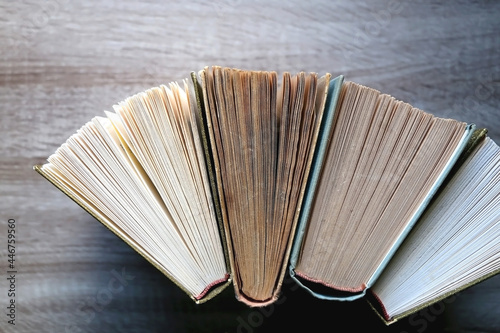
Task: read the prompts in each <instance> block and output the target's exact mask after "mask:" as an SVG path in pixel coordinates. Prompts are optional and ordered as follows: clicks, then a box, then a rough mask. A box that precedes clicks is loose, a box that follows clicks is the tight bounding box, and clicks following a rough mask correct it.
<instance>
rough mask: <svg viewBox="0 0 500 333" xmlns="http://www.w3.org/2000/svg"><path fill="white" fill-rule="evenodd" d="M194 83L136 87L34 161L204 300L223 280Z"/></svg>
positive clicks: (226, 277)
mask: <svg viewBox="0 0 500 333" xmlns="http://www.w3.org/2000/svg"><path fill="white" fill-rule="evenodd" d="M199 107H200V104H199V103H198V100H197V92H196V89H195V86H194V82H193V81H192V80H191V81H189V80H187V79H185V80H184V81H183V82H181V83H180V84H179V83H175V82H174V83H170V84H169V85H162V86H160V87H155V88H151V89H149V90H147V91H145V92H142V93H139V94H136V95H134V96H131V97H129V98H127V99H126V100H124V101H123V102H121V103H119V104H117V105H115V106H114V112H109V111H106V112H105V116H104V117H103V116H96V117H94V118H93V119H92V120H91V121H89V122H88V123H87V124H85V125H84V126H82V127H81V128H80V129H79V130H78V131H77V133H75V134H73V135H72V136H71V137H70V138H69V139H68V140H67V141H66V142H65V143H64V144H63V145H62V146H61V147H59V148H58V149H57V151H56V152H55V153H54V154H53V155H51V156H50V157H49V158H48V162H47V163H46V164H43V165H35V166H34V168H35V170H36V171H38V172H39V173H40V174H41V175H42V176H44V177H45V178H46V179H47V180H49V181H50V182H51V183H53V184H54V185H55V186H56V187H57V188H59V189H60V190H61V191H62V192H64V193H65V194H66V195H68V196H69V197H70V198H71V199H73V200H74V201H75V202H76V203H77V204H79V205H80V206H81V207H82V208H84V209H85V210H86V211H87V212H88V213H90V214H91V215H92V216H94V217H95V218H96V219H97V220H99V221H100V222H101V223H102V224H103V225H105V226H106V227H107V228H109V229H110V230H111V231H112V232H114V233H115V234H116V235H117V236H119V237H120V238H121V239H123V240H124V241H125V242H126V243H128V244H129V245H130V246H131V247H132V248H134V249H135V250H136V251H137V252H138V253H139V254H141V255H142V256H143V257H144V258H145V259H147V260H148V261H149V262H150V263H152V264H153V265H154V266H155V267H156V268H157V269H159V270H160V271H161V272H162V273H163V274H165V275H166V276H167V277H168V278H170V279H171V280H172V281H173V282H174V283H175V284H177V285H178V286H179V287H180V288H181V289H182V290H184V291H185V292H186V293H187V294H188V295H189V296H190V297H191V298H192V299H193V300H194V301H195V302H196V303H203V302H205V301H207V300H209V299H211V298H212V297H214V296H215V295H217V294H218V293H220V292H221V291H222V290H223V289H224V288H225V287H227V285H229V284H230V282H231V279H230V276H229V267H228V265H227V260H226V256H225V250H224V245H223V240H222V236H221V234H220V232H219V228H218V221H217V213H216V206H215V203H214V200H213V197H212V192H211V184H210V178H209V175H208V169H207V167H206V164H205V157H204V151H205V149H204V148H203V144H202V139H203V138H202V136H201V134H202V133H203V132H202V129H201V128H200V125H201V120H200V119H199V116H200V114H201V110H199Z"/></svg>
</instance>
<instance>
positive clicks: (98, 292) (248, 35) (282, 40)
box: [0, 0, 500, 332]
mask: <svg viewBox="0 0 500 333" xmlns="http://www.w3.org/2000/svg"><path fill="white" fill-rule="evenodd" d="M0 53H1V58H0V78H1V79H0V115H1V118H0V121H1V122H0V161H1V163H0V253H1V257H0V260H1V262H0V277H1V279H0V308H1V309H2V310H1V311H0V332H170V331H171V332H202V331H208V332H265V331H272V330H275V329H279V331H282V332H285V331H292V332H293V331H299V330H300V331H303V329H302V328H301V326H300V324H305V325H307V326H308V327H309V328H308V329H307V331H311V332H314V331H319V330H322V328H325V327H328V326H330V328H329V329H328V331H342V329H340V327H341V325H342V324H345V325H347V327H348V329H345V330H346V331H355V329H356V331H361V330H365V331H366V330H370V331H371V330H375V329H376V330H379V331H381V332H440V331H446V332H466V331H467V332H498V331H500V277H498V276H497V277H495V278H492V279H490V280H487V281H485V282H483V283H481V284H478V285H476V286H474V287H472V288H470V289H468V290H466V291H464V292H462V293H461V294H460V295H458V296H457V297H454V298H452V299H450V300H449V301H448V302H446V303H440V304H438V305H436V306H434V307H432V308H428V309H426V310H425V312H422V313H419V314H418V315H416V316H414V317H412V318H409V319H404V320H402V321H401V322H399V323H396V324H394V325H392V326H389V327H385V326H384V325H383V324H382V322H381V321H380V320H379V319H378V318H377V317H376V315H375V314H374V313H373V312H372V311H371V310H370V308H369V307H368V306H367V305H366V304H365V303H364V302H362V301H360V302H354V303H336V302H324V301H319V300H316V299H313V298H312V297H310V296H308V295H306V294H305V293H304V292H303V291H301V290H297V289H296V288H295V286H294V285H293V284H290V283H286V284H285V288H284V294H283V297H282V298H281V299H280V301H279V302H278V303H277V304H275V305H273V306H271V307H269V308H264V309H260V310H257V309H250V308H247V307H246V306H244V305H243V304H241V303H238V302H237V301H236V300H235V299H234V295H233V291H232V290H231V289H230V288H229V289H226V291H225V292H224V293H223V294H222V295H220V296H219V297H217V298H216V299H214V300H213V301H210V302H209V303H206V304H203V305H199V306H197V305H195V304H194V303H192V302H191V300H189V299H188V297H187V296H185V295H184V294H183V293H182V292H181V291H180V290H178V289H177V288H176V287H175V286H174V285H173V283H171V282H170V281H169V280H167V279H166V278H165V277H164V276H162V275H161V274H160V273H159V272H158V271H156V270H155V269H154V268H153V267H152V266H151V265H149V264H148V263H147V262H146V261H145V260H144V259H142V257H140V256H139V255H137V254H136V253H135V252H134V251H133V250H132V249H130V248H129V247H128V246H127V245H126V244H125V243H123V242H122V241H121V240H119V239H118V238H117V237H116V236H114V235H113V234H112V233H111V232H109V231H108V230H107V229H106V228H104V227H103V226H101V225H100V224H99V223H98V222H97V221H96V220H94V219H93V218H92V217H91V216H89V215H88V214H87V213H85V212H84V211H83V210H82V209H81V208H79V207H78V206H77V205H76V204H74V203H73V202H72V201H71V200H69V199H68V198H66V197H65V196H64V195H63V194H62V193H60V192H59V191H58V190H56V189H55V188H54V187H53V186H52V185H51V184H49V183H48V182H46V181H45V180H44V179H43V178H42V177H40V176H39V175H38V174H36V173H35V172H34V171H33V170H32V165H33V164H35V163H42V162H44V161H45V159H46V157H48V156H49V155H50V154H51V153H52V152H54V151H55V149H56V148H57V147H58V146H59V145H60V144H61V143H62V142H64V141H65V140H66V138H67V137H68V136H70V135H71V134H72V133H73V132H75V131H76V130H77V129H78V128H79V127H80V126H81V125H83V124H84V123H85V122H86V121H88V120H90V119H91V118H92V117H93V116H94V115H102V111H103V110H105V109H108V110H109V109H110V108H111V107H112V105H113V104H114V103H116V102H119V101H121V100H123V99H124V98H125V97H127V96H129V95H131V94H134V93H136V92H139V91H142V90H144V89H146V88H149V87H151V86H154V85H158V84H161V83H168V82H170V81H174V80H178V79H182V78H185V77H187V76H188V75H189V72H190V71H191V70H198V69H201V68H203V67H204V66H205V65H215V64H216V65H222V66H234V67H240V68H244V69H267V70H276V71H278V72H282V71H285V70H288V71H292V72H297V71H300V70H306V71H315V72H318V73H324V72H331V73H332V74H334V75H338V74H344V75H345V76H346V79H347V80H353V81H356V82H358V83H361V84H365V85H368V86H371V87H373V88H377V89H379V90H381V91H382V92H385V93H388V94H391V95H393V96H395V97H396V98H398V99H402V100H404V101H406V102H409V103H411V104H413V105H414V106H417V107H420V108H422V109H424V110H426V111H428V112H431V113H434V114H436V115H439V116H443V117H451V118H455V119H459V120H463V121H467V122H473V123H476V124H477V125H478V126H480V127H487V128H488V129H489V134H490V136H491V137H492V138H493V139H494V140H496V141H497V142H500V114H499V112H500V111H499V105H500V2H497V1H470V2H465V1H449V2H447V3H446V4H441V3H440V2H438V1H403V0H377V1H369V2H368V3H363V2H358V1H355V2H353V1H345V2H342V3H337V2H334V1H321V2H319V1H318V2H307V1H258V2H251V3H250V2H248V3H247V2H246V1H243V0H215V1H214V2H210V3H209V2H207V3H204V2H201V1H199V2H193V1H191V2H186V3H181V2H167V1H142V2H140V1H96V0H90V1H85V2H83V1H82V2H79V3H73V2H70V1H68V0H48V1H39V2H37V1H23V2H19V1H7V0H3V1H0ZM9 219H15V221H16V222H15V224H16V232H17V233H16V241H17V243H16V257H15V258H16V261H15V269H16V270H17V273H16V281H15V289H16V290H15V291H16V295H15V301H16V318H15V319H16V321H15V323H16V325H15V326H12V325H9V324H8V323H7V320H8V319H9V318H8V317H7V316H6V314H5V313H6V312H8V311H9V310H8V309H6V307H7V306H8V305H9V303H8V302H9V301H10V299H11V298H10V297H9V296H8V289H9V287H10V283H9V281H8V280H7V278H8V275H7V270H8V266H7V264H8V262H7V260H8V257H7V230H8V228H7V221H8V220H9ZM116 274H119V275H121V276H122V279H123V284H122V285H118V286H117V285H115V284H113V283H110V282H111V281H114V280H113V279H115V278H116Z"/></svg>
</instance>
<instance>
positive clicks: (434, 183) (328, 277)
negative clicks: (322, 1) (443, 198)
mask: <svg viewBox="0 0 500 333" xmlns="http://www.w3.org/2000/svg"><path fill="white" fill-rule="evenodd" d="M474 128H475V125H473V124H466V123H463V122H459V121H456V120H453V119H442V118H437V117H435V116H433V115H431V114H429V113H426V112H424V111H422V110H419V109H417V108H414V107H412V106H411V105H409V104H407V103H404V102H402V101H398V100H396V99H395V98H393V97H391V96H389V95H386V94H382V93H381V92H379V91H377V90H375V89H372V88H369V87H366V86H362V85H359V84H357V83H354V82H346V83H345V84H343V85H342V90H341V92H340V96H339V101H338V103H337V107H336V110H335V120H334V124H333V130H332V134H331V138H330V140H329V141H328V146H327V147H325V148H324V151H323V152H322V153H320V154H319V156H318V157H317V158H316V163H322V164H323V165H322V167H321V168H316V169H315V171H313V175H311V177H310V181H311V187H312V188H313V189H311V190H310V191H308V192H307V196H306V199H305V204H304V207H303V209H302V216H301V220H300V223H299V226H298V231H297V232H296V234H297V237H296V239H295V244H294V248H293V252H292V255H291V259H290V267H289V272H290V275H291V277H292V278H293V279H295V280H296V282H297V283H298V284H299V285H301V286H302V287H304V288H305V289H306V290H307V291H309V292H310V293H311V294H312V295H314V296H316V297H319V298H322V299H328V300H341V301H342V300H344V301H350V300H355V299H358V298H361V297H363V296H364V295H365V294H366V292H367V290H368V289H369V288H370V287H371V286H372V285H373V283H374V282H375V281H376V280H377V278H378V277H379V275H380V274H381V272H382V271H383V270H384V268H385V266H386V265H387V263H388V261H389V260H390V258H391V257H392V256H393V255H394V253H395V252H396V251H397V249H398V247H399V246H400V244H401V243H402V241H403V240H404V239H405V237H406V235H407V234H408V232H409V231H410V230H411V229H412V227H413V226H414V224H415V223H416V221H417V220H418V218H419V216H420V215H421V214H422V212H423V211H424V210H425V208H426V206H427V204H428V203H429V201H430V200H431V198H432V196H433V195H434V194H435V193H436V191H437V189H438V188H439V187H440V185H441V184H442V182H443V180H444V179H445V177H446V175H447V174H448V173H449V172H450V170H451V168H452V167H453V165H454V164H455V163H456V161H457V159H458V157H459V156H460V154H461V152H463V151H464V149H465V147H466V144H467V142H468V141H469V139H470V138H471V136H472V134H473V132H474ZM314 172H316V173H315V174H314Z"/></svg>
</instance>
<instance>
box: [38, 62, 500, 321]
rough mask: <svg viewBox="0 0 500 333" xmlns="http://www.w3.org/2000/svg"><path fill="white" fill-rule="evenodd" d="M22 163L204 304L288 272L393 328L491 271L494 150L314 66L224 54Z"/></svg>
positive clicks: (457, 125) (480, 136) (499, 267)
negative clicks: (277, 65)
mask: <svg viewBox="0 0 500 333" xmlns="http://www.w3.org/2000/svg"><path fill="white" fill-rule="evenodd" d="M113 109H114V111H113V112H111V111H106V112H105V113H104V114H103V115H102V116H96V117H95V118H93V119H92V120H90V121H89V122H88V123H87V124H85V125H83V126H82V127H81V128H80V129H79V130H78V131H77V132H76V133H75V134H73V135H72V136H71V137H70V138H69V139H68V140H67V141H66V142H65V143H63V144H62V146H61V147H59V148H58V149H57V151H56V152H55V153H54V154H52V155H51V156H50V157H49V158H48V159H47V163H46V164H43V165H36V166H34V169H35V170H36V171H38V172H39V173H40V174H41V175H42V176H44V177H45V178H46V179H47V180H49V181H50V182H51V183H52V184H54V185H55V186H56V187H57V188H59V189H60V190H61V191H63V192H64V193H65V194H67V195H68V196H69V197H70V198H71V199H73V200H74V201H75V202H76V203H78V204H79V205H80V206H81V207H82V208H83V209H85V210H86V211H87V212H89V213H90V214H91V215H93V216H94V217H95V218H96V219H97V220H99V221H100V222H101V223H103V224H104V225H105V226H106V227H108V228H109V229H110V230H111V231H112V232H114V233H115V234H116V235H118V236H119V237H120V238H122V239H123V240H124V241H125V242H127V243H128V244H129V245H130V246H132V247H133V248H134V249H135V250H136V251H137V252H138V253H139V254H141V255H142V256H144V258H146V259H147V260H148V261H149V262H151V263H152V264H153V265H154V266H155V267H157V268H158V269H159V270H160V271H161V272H163V273H164V274H165V275H166V276H167V277H169V278H170V279H171V280H172V281H173V282H174V283H176V284H177V285H178V286H179V287H180V288H182V289H183V290H184V291H185V292H186V293H187V294H188V295H189V296H190V297H191V298H192V299H193V300H194V301H195V302H197V303H202V302H205V301H207V300H209V299H211V298H212V297H214V296H215V295H217V294H218V293H220V292H221V291H222V290H223V289H224V288H225V287H227V286H228V285H232V286H233V288H234V292H235V295H236V298H237V299H238V300H240V301H242V302H244V303H246V304H248V305H249V306H266V305H269V304H272V303H273V302H275V301H276V300H277V299H278V298H279V297H280V290H281V286H282V283H283V280H284V277H285V275H286V274H289V275H290V276H291V277H292V278H293V279H295V281H296V282H297V283H298V284H299V285H300V286H302V287H303V288H305V289H306V290H307V291H308V292H310V293H311V294H312V295H314V296H316V297H319V298H322V299H329V300H333V301H350V300H355V299H359V298H362V297H364V298H365V299H366V300H367V301H368V302H370V304H371V305H372V307H373V308H374V309H375V310H376V312H377V313H378V314H379V315H380V317H381V318H382V319H383V320H384V321H385V322H386V323H387V324H389V323H392V322H394V321H396V320H398V319H400V318H403V317H405V316H408V315H409V314H411V313H413V312H415V311H417V310H419V309H421V308H423V307H425V306H428V305H430V304H432V303H434V302H437V301H440V300H442V299H443V298H445V297H447V296H450V295H452V294H454V293H456V292H458V291H460V290H463V289H464V288H467V287H469V286H471V285H473V284H475V283H477V282H479V281H481V280H483V279H486V278H488V277H491V276H493V275H495V274H497V273H498V272H499V271H500V148H499V147H498V146H497V144H495V143H494V142H493V141H492V140H491V138H489V137H488V135H487V130H486V129H483V128H476V127H475V125H474V124H468V123H464V122H461V121H457V120H454V119H443V118H439V117H436V116H433V115H432V114H430V113H427V112H424V111H422V110H419V109H417V108H415V107H412V106H411V105H409V104H408V103H405V102H402V101H399V100H397V99H395V98H394V97H391V96H389V95H387V94H383V93H381V92H379V91H377V90H375V89H371V88H369V87H366V86H363V85H360V84H357V83H354V82H350V81H346V80H345V79H344V76H342V75H340V76H338V77H333V76H332V75H331V74H329V73H326V74H324V75H322V76H320V75H318V74H316V73H304V72H300V73H297V74H293V75H292V74H290V73H288V72H285V73H283V74H282V75H281V76H280V77H278V74H277V73H276V72H271V71H269V72H268V71H249V70H241V69H235V68H223V67H219V66H213V67H206V68H204V69H203V70H201V71H199V72H192V73H191V75H190V76H189V78H186V79H184V80H182V81H179V82H173V83H170V84H168V85H162V86H159V87H155V88H151V89H149V90H147V91H144V92H141V93H138V94H136V95H134V96H131V97H129V98H127V99H125V100H124V101H123V102H121V103H119V104H117V105H115V106H114V107H113Z"/></svg>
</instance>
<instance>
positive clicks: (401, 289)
mask: <svg viewBox="0 0 500 333" xmlns="http://www.w3.org/2000/svg"><path fill="white" fill-rule="evenodd" d="M499 239H500V148H499V147H498V145H497V144H496V143H494V142H493V141H492V140H491V139H490V138H486V139H485V140H484V141H483V142H482V143H481V144H480V145H479V146H478V147H477V148H476V149H475V150H474V151H473V152H472V153H470V154H469V155H468V158H467V159H466V160H465V161H464V162H463V164H462V165H461V166H460V168H459V169H458V170H457V171H456V172H454V173H453V177H452V178H451V179H450V180H449V181H447V182H446V186H445V187H444V188H443V189H442V191H440V193H439V195H438V196H436V198H435V200H434V201H433V202H432V204H431V205H430V206H429V208H428V209H427V210H426V212H425V214H424V215H423V216H422V218H421V219H420V220H419V222H418V224H417V225H416V226H415V228H414V229H413V230H412V231H411V233H410V234H409V236H408V237H407V239H406V240H405V242H404V243H403V245H402V246H401V248H400V249H399V251H398V252H397V253H396V255H395V256H394V258H393V259H392V260H391V261H390V263H389V265H388V266H387V268H386V270H385V271H384V273H383V274H382V275H381V277H380V278H379V280H378V281H377V282H376V283H375V284H374V286H373V288H372V289H371V291H372V292H373V294H374V295H375V297H374V299H375V300H376V301H378V303H379V304H377V305H375V304H374V305H375V307H376V308H377V309H378V310H379V311H380V314H381V315H382V316H383V318H384V320H385V321H387V323H390V322H394V321H396V320H397V319H399V318H401V317H405V316H407V315H409V314H410V313H413V312H415V311H417V310H419V309H421V308H423V307H425V306H428V305H430V304H431V303H435V302H437V301H439V300H441V299H443V298H445V297H447V296H449V295H451V294H454V293H456V292H458V291H460V290H462V289H464V288H466V287H468V286H470V285H472V284H475V283H477V282H478V281H481V280H483V279H485V278H488V277H489V276H492V275H495V274H497V273H498V272H499V271H500V242H499Z"/></svg>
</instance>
